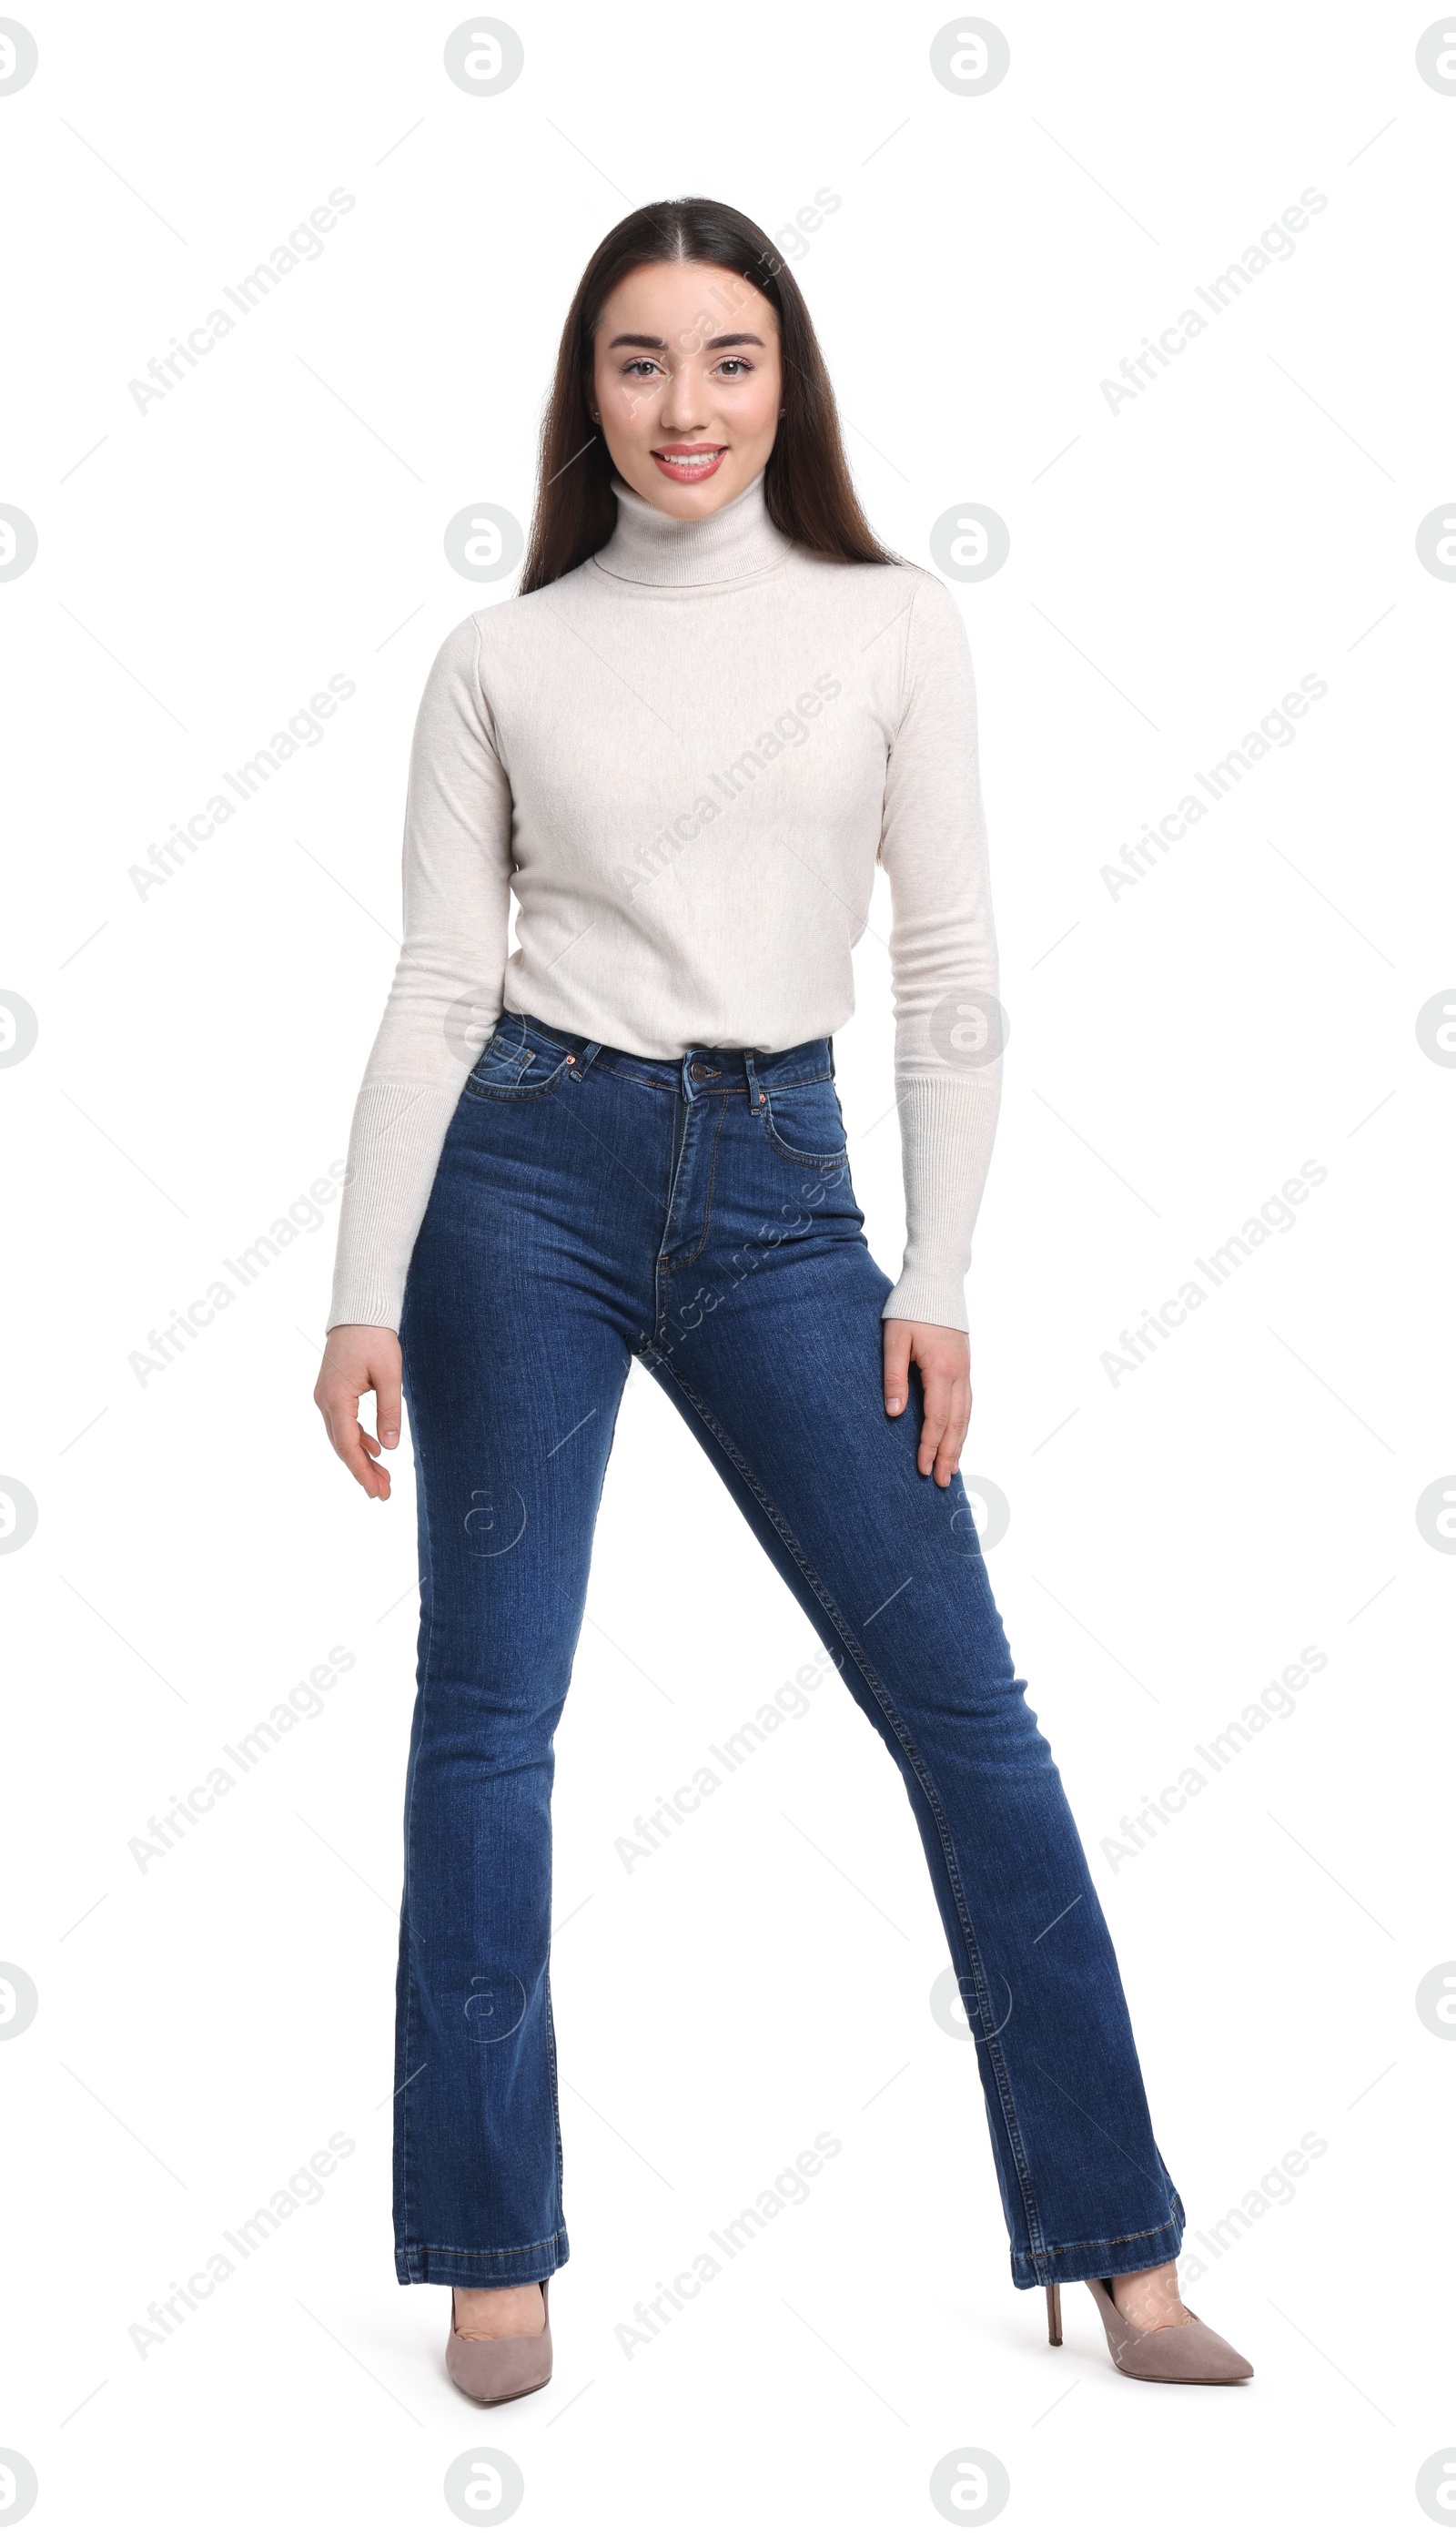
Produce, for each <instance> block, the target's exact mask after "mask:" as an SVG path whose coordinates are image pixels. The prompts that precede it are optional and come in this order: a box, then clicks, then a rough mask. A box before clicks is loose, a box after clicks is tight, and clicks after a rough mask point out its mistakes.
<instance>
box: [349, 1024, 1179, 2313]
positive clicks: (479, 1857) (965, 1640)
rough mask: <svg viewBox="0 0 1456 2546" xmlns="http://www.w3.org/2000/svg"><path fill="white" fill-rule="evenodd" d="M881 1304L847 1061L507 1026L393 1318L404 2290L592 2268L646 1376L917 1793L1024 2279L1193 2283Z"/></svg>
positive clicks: (460, 1117)
mask: <svg viewBox="0 0 1456 2546" xmlns="http://www.w3.org/2000/svg"><path fill="white" fill-rule="evenodd" d="M890 1288H891V1285H890V1283H889V1280H888V1278H887V1277H886V1275H885V1274H884V1273H883V1272H882V1271H881V1270H880V1268H879V1266H878V1265H877V1264H876V1263H875V1262H874V1260H873V1258H872V1256H871V1254H870V1252H869V1248H868V1246H867V1244H866V1242H865V1239H864V1235H863V1223H862V1217H861V1214H860V1212H859V1210H858V1208H857V1206H856V1204H855V1201H854V1195H853V1190H852V1187H851V1184H850V1178H849V1161H848V1158H847V1155H846V1146H845V1130H844V1122H843V1118H842V1115H841V1112H840V1106H839V1100H838V1097H837V1095H836V1092H835V1083H834V1056H833V1049H832V1046H831V1045H830V1044H829V1043H828V1042H822V1041H821V1042H813V1043H806V1044H801V1045H799V1046H797V1047H796V1048H795V1049H794V1050H792V1051H789V1052H777V1053H771V1054H763V1053H756V1052H743V1051H737V1050H732V1051H725V1050H722V1049H718V1048H712V1047H703V1048H699V1049H697V1050H694V1051H692V1052H689V1053H688V1054H687V1055H686V1057H685V1058H684V1059H683V1060H681V1061H654V1060H645V1059H643V1058H641V1057H640V1056H638V1055H635V1054H632V1053H626V1052H617V1051H614V1050H612V1049H611V1048H610V1047H608V1046H606V1045H597V1044H593V1043H590V1042H586V1041H580V1040H577V1039H575V1038H574V1037H573V1036H572V1034H571V1032H570V1030H569V1029H563V1028H561V1027H559V1026H554V1025H543V1024H541V1023H539V1022H538V1021H537V1020H536V1019H535V1018H534V1017H519V1016H515V1015H512V1014H509V1013H508V1014H506V1015H505V1016H503V1017H502V1019H501V1020H500V1024H499V1027H498V1029H497V1031H496V1033H495V1034H494V1036H493V1037H492V1039H491V1041H490V1043H489V1044H488V1045H487V1047H486V1049H485V1051H484V1052H483V1053H482V1055H481V1057H480V1059H479V1061H477V1063H476V1065H475V1067H474V1069H473V1070H472V1072H471V1074H470V1076H469V1078H468V1079H467V1081H466V1083H465V1086H464V1090H463V1092H462V1094H461V1097H460V1100H459V1104H458V1106H457V1108H456V1111H455V1114H454V1116H453V1118H452V1121H451V1124H450V1128H449V1131H448V1134H447V1136H446V1139H445V1147H444V1151H443V1153H442V1156H441V1160H440V1166H439V1169H438V1172H437V1175H436V1178H435V1183H434V1186H433V1188H432V1192H431V1196H430V1202H429V1205H428V1208H427V1210H426V1214H425V1218H424V1222H423V1224H422V1226H421V1230H420V1233H419V1237H418V1239H417V1242H416V1245H415V1249H414V1254H413V1257H412V1259H411V1263H410V1269H409V1278H408V1284H407V1288H406V1295H405V1303H404V1312H403V1317H402V1321H401V1342H402V1345H403V1354H404V1373H405V1396H406V1401H407V1404H408V1407H409V1417H410V1425H411V1431H412V1436H413V1446H414V1455H415V1463H416V1472H417V1478H418V1487H419V1493H418V1504H419V1534H420V1575H421V1622H420V1645H419V1680H418V1695H417V1699H416V1706H415V1716H414V1725H413V1731H412V1736H411V1743H410V1757H409V1769H408V1780H407V1789H406V1801H405V1883H404V1901H403V1916H402V1919H401V1926H400V1956H399V1983H398V2028H397V2062H398V2065H397V2070H396V2078H395V2084H396V2096H395V2107H394V2109H395V2175H394V2183H395V2214H394V2215H395V2238H396V2268H397V2271H398V2275H399V2278H400V2280H401V2281H406V2282H407V2281H437V2282H445V2283H453V2284H454V2285H455V2286H457V2287H459V2288H462V2289H463V2288H476V2289H481V2288H491V2287H506V2286H510V2285H512V2284H515V2283H524V2282H528V2281H533V2280H541V2279H544V2278H545V2277H546V2276H547V2275H548V2274H549V2273H551V2272H554V2271H555V2270H556V2268H557V2267H558V2265H560V2264H561V2263H563V2262H564V2261H565V2260H566V2257H567V2253H568V2246H567V2235H566V2222H565V2216H564V2212H563V2207H562V2153H561V2130H560V2115H559V2109H558V2098H557V2089H556V2048H555V2035H554V2029H553V2024H552V2015H551V1996H550V1976H549V1943H550V1903H551V1782H552V1769H553V1737H554V1734H555V1731H556V1726H557V1723H558V1720H559V1718H560V1715H561V1710H562V1706H563V1702H564V1700H565V1696H566V1690H567V1684H568V1682H569V1680H570V1677H571V1670H572V1660H573V1655H574V1654H575V1651H576V1644H577V1638H578V1634H579V1632H580V1629H581V1625H582V1617H583V1609H584V1604H585V1600H586V1593H587V1575H588V1569H589V1566H590V1562H591V1553H592V1539H593V1532H594V1528H595V1525H596V1518H597V1511H598V1505H599V1502H600V1499H601V1494H602V1485H603V1479H604V1476H605V1474H606V1469H607V1456H608V1453H609V1451H610V1447H611V1440H612V1433H613V1428H614V1425H615V1420H616V1414H617V1408H618V1405H619V1403H620V1400H621V1393H622V1388H623V1384H624V1382H625V1380H626V1377H627V1373H628V1371H629V1368H630V1366H631V1361H632V1357H633V1355H635V1356H636V1357H637V1359H638V1360H639V1361H640V1362H641V1364H642V1365H643V1367H644V1368H645V1369H647V1370H650V1371H651V1373H652V1375H653V1377H654V1378H655V1379H656V1380H657V1381H658V1382H659V1383H660V1385H661V1386H662V1387H663V1389H664V1390H665V1391H666V1393H667V1395H668V1397H669V1398H670V1400H671V1401H672V1402H673V1404H674V1405H676V1407H677V1408H678V1411H679V1412H680V1414H681V1415H682V1416H683V1419H684V1421H685V1422H686V1423H687V1424H688V1428H689V1429H690V1431H691V1432H692V1433H693V1435H694V1436H695V1438H696V1439H697V1441H698V1442H699V1443H700V1445H701V1447H702V1449H703V1450H704V1452H705V1453H706V1455H707V1457H708V1458H709V1459H710V1460H711V1462H712V1464H713V1466H714V1467H715V1468H716V1470H717V1472H718V1475H719V1476H720V1477H721V1479H722V1481H723V1484H724V1485H725V1486H726V1487H727V1490H728V1492H729V1493H730V1494H731V1495H732V1497H733V1500H734V1501H735V1503H736V1504H737V1505H738V1508H739V1510H740V1511H741V1512H742V1514H743V1517H744V1519H745V1520H746V1521H747V1523H748V1526H749V1528H750V1529H751V1530H752V1531H753V1533H754V1535H755V1537H756V1538H757V1539H758V1541H759V1543H760V1545H761V1547H762V1548H763V1550H764V1552H765V1554H766V1555H767V1557H768V1560H769V1562H770V1564H772V1565H774V1566H775V1567H776V1568H777V1570H778V1572H779V1573H780V1575H781V1576H782V1578H783V1580H784V1581H785V1582H786V1583H787V1585H788V1587H789V1589H790V1590H791V1591H792V1592H793V1594H794V1596H795V1598H796V1599H797V1600H798V1601H799V1602H800V1604H801V1606H802V1607H803V1609H804V1610H805V1611H806V1612H807V1614H808V1616H809V1618H810V1620H811V1621H812V1623H813V1626H814V1628H815V1630H816V1632H817V1634H818V1637H819V1639H820V1641H821V1642H822V1643H823V1644H824V1645H825V1647H826V1648H827V1649H828V1650H829V1652H830V1654H831V1655H832V1656H833V1659H834V1662H835V1664H836V1666H837V1668H838V1671H839V1674H840V1676H841V1678H842V1679H843V1680H844V1682H845V1685H846V1687H847V1688H848V1689H849V1694H850V1696H851V1697H852V1698H853V1699H854V1701H855V1703H856V1704H857V1705H858V1706H860V1707H861V1708H862V1709H863V1711H864V1713H865V1714H866V1715H867V1717H868V1718H869V1721H870V1723H871V1724H872V1725H873V1726H874V1728H875V1730H876V1732H877V1733H878V1734H879V1735H880V1736H881V1738H882V1740H884V1742H885V1745H886V1747H887V1749H888V1750H889V1753H890V1756H891V1758H892V1759H893V1760H894V1762H895V1764H896V1766H897V1767H898V1769H899V1770H900V1773H901V1775H902V1776H903V1778H904V1780H905V1786H906V1790H907V1792H908V1794H909V1797H910V1803H911V1808H912V1810H913V1812H914V1814H915V1817H916V1821H917V1823H918V1824H919V1826H920V1832H921V1837H922V1840H923V1843H924V1846H925V1852H926V1860H927V1863H928V1865H929V1868H930V1882H931V1885H932V1887H933V1890H934V1895H935V1900H936V1904H937V1906H938V1909H939V1912H940V1917H941V1920H942V1922H943V1924H944V1929H945V1934H946V1936H947V1938H948V1940H949V1946H950V1956H951V1961H952V1963H953V1966H954V1969H955V1974H956V1978H957V1980H958V1983H959V1986H960V1992H961V1997H962V2000H963V2003H964V2006H965V2010H966V2015H967V2018H968V2022H969V2026H970V2031H971V2034H972V2037H973V2039H974V2042H975V2047H976V2058H977V2061H978V2063H979V2068H980V2077H981V2083H982V2087H983V2090H984V2094H985V2101H986V2110H987V2115H988V2118H989V2121H990V2127H991V2138H992V2143H993V2146H994V2149H995V2152H996V2165H997V2172H998V2176H999V2178H1000V2185H1001V2197H1002V2202H1003V2205H1004V2207H1005V2212H1006V2221H1007V2228H1008V2232H1009V2235H1010V2239H1011V2276H1012V2279H1013V2281H1014V2282H1015V2284H1016V2286H1017V2287H1018V2288H1021V2289H1030V2288H1034V2287H1035V2286H1036V2285H1037V2284H1038V2283H1044V2282H1051V2281H1069V2280H1079V2279H1083V2278H1086V2277H1089V2276H1092V2275H1094V2274H1110V2273H1114V2272H1130V2271H1139V2270H1142V2269H1143V2268H1145V2267H1146V2266H1147V2265H1150V2264H1154V2263H1161V2262H1165V2261H1168V2260H1169V2259H1171V2258H1172V2257H1173V2255H1175V2254H1176V2253H1177V2251H1178V2249H1179V2246H1180V2243H1181V2231H1182V2221H1183V2212H1182V2205H1181V2203H1180V2201H1179V2199H1178V2196H1177V2193H1176V2192H1175V2190H1174V2189H1173V2183H1172V2181H1171V2180H1170V2177H1169V2175H1168V2172H1167V2169H1166V2168H1165V2166H1164V2164H1163V2160H1162V2158H1161V2157H1160V2155H1159V2152H1158V2149H1157V2147H1156V2145H1155V2143H1154V2139H1153V2131H1152V2124H1151V2121H1150V2119H1149V2114H1148V2106H1147V2100H1146V2097H1145V2094H1144V2090H1143V2081H1142V2077H1141V2074H1140V2071H1139V2067H1138V2059H1137V2053H1136V2050H1135V2048H1134V2044H1133V2036H1132V2029H1131V2025H1130V2023H1129V2020H1128V2013H1127V2007H1126V2003H1125V2000H1124V1997H1123V1993H1122V1986H1121V1982H1120V1980H1119V1978H1118V1972H1117V1963H1116V1959H1115V1956H1114V1954H1113V1951H1112V1945H1111V1940H1110V1938H1109V1936H1108V1933H1107V1929H1106V1926H1105V1924H1104V1921H1103V1918H1102V1914H1101V1910H1100V1909H1099V1907H1098V1903H1097V1896H1096V1893H1095V1891H1094V1889H1093V1886H1092V1877H1091V1875H1090V1873H1089V1870H1088V1864H1087V1859H1086V1857H1085V1855H1084V1853H1083V1849H1082V1843H1081V1841H1080V1839H1079V1837H1078V1834H1077V1828H1076V1825H1075V1823H1074V1822H1073V1819H1072V1815H1071V1812H1070V1810H1069V1808H1068V1804H1067V1800H1066V1797H1065V1795H1064V1793H1063V1790H1062V1782H1061V1778H1060V1776H1059V1775H1058V1772H1057V1768H1056V1765H1055V1763H1054V1761H1053V1759H1052V1755H1051V1751H1050V1749H1049V1747H1048V1744H1047V1742H1046V1740H1045V1739H1044V1738H1043V1736H1042V1735H1041V1733H1040V1732H1039V1731H1038V1729H1037V1723H1036V1718H1035V1715H1034V1714H1033V1713H1032V1710H1031V1708H1030V1707H1029V1706H1028V1705H1027V1703H1026V1696H1025V1682H1024V1681H1023V1680H1021V1679H1018V1678H1016V1677H1015V1675H1014V1673H1013V1670H1012V1665H1011V1652H1010V1649H1009V1647H1008V1643H1007V1638H1006V1633H1005V1630H1004V1628H1003V1625H1002V1620H1001V1617H1000V1614H999V1612H998V1610H997V1607H996V1603H995V1600H994V1599H993V1597H992V1592H991V1585H990V1582H989V1580H988V1577H987V1571H986V1566H985V1561H984V1559H983V1556H982V1552H981V1548H980V1544H979V1541H978V1538H977V1533H976V1527H975V1521H974V1516H973V1514H972V1510H971V1506H970V1503H969V1501H968V1499H967V1496H966V1493H965V1489H964V1486H963V1485H962V1484H961V1480H960V1478H959V1477H958V1476H957V1477H954V1478H952V1480H951V1482H950V1485H948V1486H946V1487H941V1486H938V1485H936V1484H935V1483H934V1481H933V1479H932V1478H929V1477H923V1476H922V1475H921V1474H920V1471H919V1469H918V1466H917V1462H916V1450H917V1445H918V1439H919V1427H920V1421H921V1415H922V1400H921V1394H920V1387H919V1381H918V1377H917V1375H916V1374H915V1373H914V1372H912V1381H911V1397H910V1403H909V1405H908V1406H907V1408H906V1410H905V1412H904V1413H903V1414H902V1415H900V1416H899V1418H898V1419H896V1420H893V1421H892V1420H891V1419H890V1418H889V1417H888V1416H887V1415H886V1413H885V1410H884V1392H883V1385H882V1377H881V1354H882V1339H881V1324H880V1319H881V1312H882V1310H883V1308H884V1304H885V1301H886V1299H887V1298H888V1296H889V1292H890Z"/></svg>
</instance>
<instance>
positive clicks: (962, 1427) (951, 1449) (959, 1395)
mask: <svg viewBox="0 0 1456 2546" xmlns="http://www.w3.org/2000/svg"><path fill="white" fill-rule="evenodd" d="M970 1419H971V1392H970V1386H969V1383H968V1382H967V1381H966V1380H963V1379H957V1380H956V1381H954V1382H953V1384H952V1387H951V1392H950V1406H949V1410H948V1412H947V1414H946V1418H945V1429H944V1431H943V1432H942V1434H941V1436H940V1442H939V1447H938V1449H937V1450H936V1453H935V1483H936V1485H949V1483H950V1480H951V1478H952V1477H953V1476H954V1475H955V1473H956V1470H957V1469H958V1468H959V1466H960V1454H961V1447H962V1444H963V1443H964V1441H965V1437H966V1430H967V1427H968V1425H969V1423H970Z"/></svg>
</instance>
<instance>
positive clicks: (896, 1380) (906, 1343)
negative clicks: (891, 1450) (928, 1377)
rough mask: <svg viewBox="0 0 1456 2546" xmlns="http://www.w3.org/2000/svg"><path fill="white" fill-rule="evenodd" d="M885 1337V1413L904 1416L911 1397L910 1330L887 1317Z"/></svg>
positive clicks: (892, 1318) (899, 1322)
mask: <svg viewBox="0 0 1456 2546" xmlns="http://www.w3.org/2000/svg"><path fill="white" fill-rule="evenodd" d="M884 1336H885V1412H886V1413H887V1414H903V1413H904V1411H905V1405H906V1400H907V1399H908V1398H909V1395H910V1328H909V1326H908V1325H905V1324H902V1323H901V1321H900V1320H899V1318H897V1317H887V1318H886V1320H885V1326H884Z"/></svg>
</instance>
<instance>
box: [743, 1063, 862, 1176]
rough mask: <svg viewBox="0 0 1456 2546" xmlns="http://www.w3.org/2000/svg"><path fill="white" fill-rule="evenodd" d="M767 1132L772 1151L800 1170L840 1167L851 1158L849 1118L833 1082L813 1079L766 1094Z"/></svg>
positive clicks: (827, 1079)
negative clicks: (848, 1138) (849, 1154)
mask: <svg viewBox="0 0 1456 2546" xmlns="http://www.w3.org/2000/svg"><path fill="white" fill-rule="evenodd" d="M764 1093H765V1095H766V1096H767V1098H768V1103H767V1104H766V1105H765V1106H763V1107H762V1109H761V1112H762V1117H763V1124H764V1130H765V1132H766V1133H767V1134H768V1145H769V1146H770V1148H774V1149H776V1150H777V1151H778V1154H779V1156H780V1157H781V1158H789V1159H791V1160H792V1162H793V1164H794V1165H795V1166H796V1167H839V1166H843V1165H844V1162H845V1159H846V1157H847V1155H848V1149H847V1146H846V1141H845V1118H844V1116H843V1114H842V1113H841V1112H840V1100H839V1098H838V1096H837V1095H836V1094H835V1085H834V1080H833V1079H832V1078H811V1079H807V1080H805V1081H804V1082H803V1084H802V1085H800V1086H797V1087H777V1088H774V1087H769V1088H766V1089H765V1091H764Z"/></svg>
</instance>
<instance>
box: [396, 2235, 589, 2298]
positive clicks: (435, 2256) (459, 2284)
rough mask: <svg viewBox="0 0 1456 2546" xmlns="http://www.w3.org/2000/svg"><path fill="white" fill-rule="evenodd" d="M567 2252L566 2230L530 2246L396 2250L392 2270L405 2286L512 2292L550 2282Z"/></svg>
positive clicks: (439, 2247) (417, 2247) (415, 2247)
mask: <svg viewBox="0 0 1456 2546" xmlns="http://www.w3.org/2000/svg"><path fill="white" fill-rule="evenodd" d="M570 2252H571V2248H570V2246H569V2245H568V2243H567V2238H566V2230H565V2229H564V2228H558V2229H557V2231H556V2234H555V2236H554V2237H542V2238H540V2239H539V2240H538V2242H537V2243H536V2244H535V2245H534V2246H396V2247H395V2249H394V2269H395V2272H396V2274H397V2275H398V2278H399V2279H400V2281H401V2282H402V2283H403V2284H404V2286H405V2287H406V2288H408V2286H409V2284H410V2283H411V2281H433V2282H435V2283H436V2285H437V2286H438V2287H440V2288H443V2289H456V2290H514V2289H522V2288H524V2287H525V2285H526V2282H527V2281H545V2280H549V2279H550V2276H551V2274H552V2273H553V2272H556V2271H559V2270H560V2268H561V2265H562V2264H563V2263H564V2262H565V2261H566V2260H567V2257H568V2256H569V2254H570Z"/></svg>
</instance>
